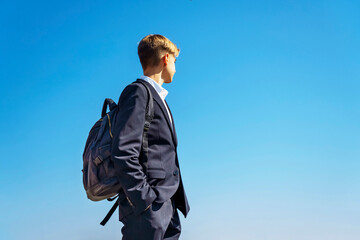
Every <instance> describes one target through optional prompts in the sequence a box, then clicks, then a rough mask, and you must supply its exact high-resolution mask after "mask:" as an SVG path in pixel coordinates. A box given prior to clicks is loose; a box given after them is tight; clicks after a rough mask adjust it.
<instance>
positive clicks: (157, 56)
mask: <svg viewBox="0 0 360 240" xmlns="http://www.w3.org/2000/svg"><path fill="white" fill-rule="evenodd" d="M179 52H180V49H179V48H177V47H176V45H175V44H174V43H173V42H171V41H170V40H169V39H168V38H166V37H164V36H162V35H160V34H150V35H147V36H146V37H144V38H143V39H141V41H140V43H139V46H138V55H139V58H140V63H141V66H142V68H143V69H144V70H145V69H146V68H147V67H149V66H150V67H152V66H156V65H158V64H159V63H160V60H161V56H162V54H164V53H171V54H174V55H175V57H177V56H178V55H179Z"/></svg>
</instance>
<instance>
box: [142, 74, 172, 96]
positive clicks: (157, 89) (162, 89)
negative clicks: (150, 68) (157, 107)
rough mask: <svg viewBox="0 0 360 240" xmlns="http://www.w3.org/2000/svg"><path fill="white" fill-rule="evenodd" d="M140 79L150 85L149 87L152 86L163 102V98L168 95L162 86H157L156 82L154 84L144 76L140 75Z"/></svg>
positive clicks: (152, 80)
mask: <svg viewBox="0 0 360 240" xmlns="http://www.w3.org/2000/svg"><path fill="white" fill-rule="evenodd" d="M140 79H142V80H144V81H146V82H148V83H150V84H151V86H153V87H154V88H155V90H156V92H157V93H158V94H159V96H160V97H161V99H162V100H165V97H166V96H167V95H168V93H169V92H168V91H167V90H166V89H165V88H163V87H162V86H160V84H158V83H157V82H155V80H154V79H152V78H150V77H148V76H145V75H142V76H141V77H140Z"/></svg>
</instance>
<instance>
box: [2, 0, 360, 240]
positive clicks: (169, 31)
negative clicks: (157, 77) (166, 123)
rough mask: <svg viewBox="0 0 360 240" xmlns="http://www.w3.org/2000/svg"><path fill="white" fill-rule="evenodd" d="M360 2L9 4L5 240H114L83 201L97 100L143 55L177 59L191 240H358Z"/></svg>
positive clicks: (99, 210)
mask: <svg viewBox="0 0 360 240" xmlns="http://www.w3.org/2000/svg"><path fill="white" fill-rule="evenodd" d="M359 12H360V4H359V3H358V2H357V1H347V0H345V1H201V0H192V1H185V0H182V1H137V0H136V1H102V2H100V1H77V2H73V1H31V2H28V1H27V2H26V1H11V2H10V1H6V2H4V1H3V2H1V3H0V27H1V28H0V29H1V31H0V66H1V67H0V79H1V88H0V107H1V118H0V126H1V135H0V141H1V145H0V153H1V160H0V169H1V174H0V186H1V189H0V201H1V204H0V212H1V216H2V217H1V219H0V239H8V240H18V239H37V240H39V239H53V240H56V239H87V240H96V239H109V240H110V239H119V238H120V229H121V226H122V224H121V223H120V222H119V221H118V220H117V215H116V214H115V215H114V216H113V218H112V219H111V220H110V222H109V223H108V225H106V227H101V226H100V225H99V222H100V221H101V220H102V217H103V216H104V215H105V214H106V213H107V211H108V209H109V208H110V206H111V204H108V203H105V202H101V203H94V202H91V201H90V200H88V199H87V198H86V194H85V192H84V190H83V187H82V179H81V177H82V176H81V169H82V152H83V148H84V144H85V141H86V138H87V134H88V131H89V130H90V128H91V126H92V125H93V124H94V122H95V121H96V120H97V119H98V118H99V117H100V112H101V107H102V103H103V100H104V98H106V97H110V98H113V99H114V100H116V101H117V99H118V97H119V95H120V93H121V91H122V89H123V88H124V87H125V86H126V85H127V84H129V83H131V82H132V81H134V80H135V79H136V78H137V77H139V76H140V75H141V74H142V72H141V67H140V64H139V60H138V57H137V43H138V42H139V41H140V40H141V38H142V37H144V36H145V35H147V34H150V33H159V34H163V35H165V36H167V37H168V38H170V40H172V41H173V42H175V43H176V44H177V45H178V47H179V48H180V49H181V52H180V55H179V58H178V60H177V62H176V68H177V72H176V74H175V77H174V81H173V83H171V84H167V85H164V87H165V88H166V89H167V90H168V91H169V95H168V96H167V101H168V103H169V105H170V108H171V110H172V113H173V115H174V118H175V124H176V129H177V134H178V139H179V146H178V152H179V161H180V166H181V171H182V176H183V179H184V185H185V188H186V192H187V195H188V198H189V202H190V206H191V211H190V213H189V215H188V217H187V218H186V219H184V218H183V217H182V215H181V222H182V227H183V231H182V239H185V240H186V239H207V240H212V239H216V240H218V239H241V240H243V239H244V240H289V239H291V240H297V239H299V240H304V239H306V240H312V239H314V240H315V239H316V240H319V239H321V240H322V239H324V240H325V239H326V240H333V239H334V240H335V239H341V240H343V239H346V240H352V239H358V236H359V235H360V230H359V229H360V217H359V216H360V204H359V202H360V187H359V180H360V176H359V170H360V162H359V160H360V125H359V120H360V97H359V95H360V94H359V90H360V81H359V79H360V44H359V42H360V28H359V26H360V17H359V14H358V13H359Z"/></svg>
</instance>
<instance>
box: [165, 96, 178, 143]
mask: <svg viewBox="0 0 360 240" xmlns="http://www.w3.org/2000/svg"><path fill="white" fill-rule="evenodd" d="M165 103H166V106H167V107H168V109H169V112H170V115H171V119H172V123H173V124H172V129H173V133H174V140H175V146H177V135H176V130H175V122H174V118H173V115H172V113H171V110H170V107H169V105H168V104H167V102H166V100H165Z"/></svg>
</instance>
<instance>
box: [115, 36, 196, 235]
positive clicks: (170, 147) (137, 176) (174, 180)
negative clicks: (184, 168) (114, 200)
mask: <svg viewBox="0 0 360 240" xmlns="http://www.w3.org/2000/svg"><path fill="white" fill-rule="evenodd" d="M138 54H139V58H140V62H141V65H142V68H143V73H144V75H143V76H141V77H140V79H138V80H137V81H142V82H143V83H144V84H146V86H148V88H149V90H150V91H151V94H152V97H153V103H154V105H153V108H154V117H153V120H152V121H151V124H150V128H149V129H148V131H147V139H148V144H147V145H148V152H147V154H144V153H143V152H142V144H143V131H144V123H145V112H146V107H147V103H148V96H149V94H148V92H147V90H146V88H145V86H142V85H141V84H139V83H132V84H130V85H128V86H127V87H126V88H125V89H124V91H123V92H122V94H121V96H120V99H119V103H118V108H119V109H118V111H119V112H118V114H117V118H116V119H115V123H114V126H113V129H112V132H113V135H114V136H113V137H114V138H113V145H112V160H113V162H114V166H115V168H116V169H117V171H118V178H119V182H120V184H121V185H122V187H123V191H121V192H120V194H119V219H120V221H121V222H122V223H123V224H124V226H123V228H122V229H121V232H122V235H123V240H130V239H134V240H142V239H144V240H145V239H146V240H160V239H168V240H170V239H178V238H179V236H180V232H181V224H180V219H179V215H178V212H177V209H179V210H180V211H181V212H182V213H183V215H184V216H185V217H186V216H187V214H188V212H189V210H190V207H189V204H188V201H187V198H186V194H185V191H184V187H183V183H182V180H181V174H180V168H179V162H178V156H177V150H176V149H177V137H176V132H175V126H174V119H173V118H172V114H171V111H170V109H169V106H168V105H167V103H166V101H165V97H166V95H167V93H168V92H167V91H166V90H165V89H164V88H163V87H162V85H163V83H171V82H172V79H173V76H174V74H175V61H176V57H177V56H178V54H179V49H178V48H177V47H176V45H175V44H174V43H172V42H171V41H170V40H169V39H167V38H166V37H164V36H162V35H148V36H146V37H144V38H143V39H142V40H141V41H140V43H139V46H138ZM146 155H147V156H146Z"/></svg>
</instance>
